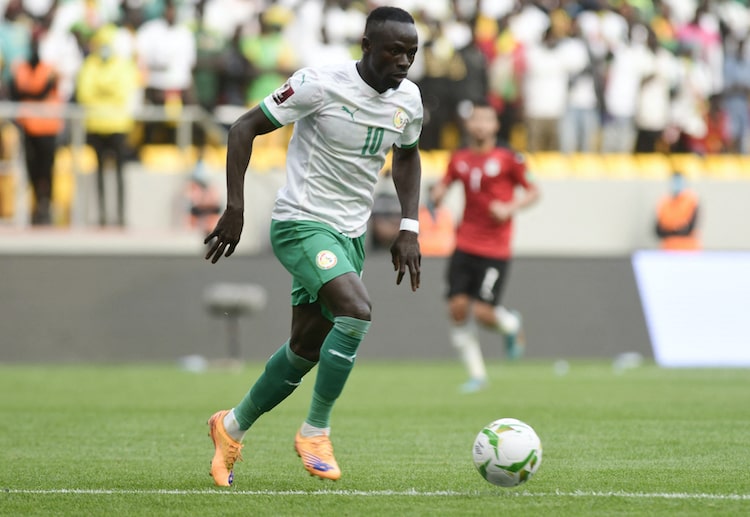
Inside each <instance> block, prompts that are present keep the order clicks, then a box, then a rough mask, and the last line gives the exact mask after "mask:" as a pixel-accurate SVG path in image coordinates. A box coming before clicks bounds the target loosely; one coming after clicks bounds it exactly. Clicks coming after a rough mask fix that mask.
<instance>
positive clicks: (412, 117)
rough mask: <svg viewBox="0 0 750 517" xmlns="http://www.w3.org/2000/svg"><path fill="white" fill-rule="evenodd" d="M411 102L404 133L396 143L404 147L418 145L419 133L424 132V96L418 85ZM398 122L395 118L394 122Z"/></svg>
mask: <svg viewBox="0 0 750 517" xmlns="http://www.w3.org/2000/svg"><path fill="white" fill-rule="evenodd" d="M411 102H412V107H411V108H410V109H408V111H407V116H408V121H407V122H406V126H405V127H404V131H403V133H401V135H400V136H399V138H398V139H397V140H396V145H397V146H398V147H400V148H402V149H409V148H412V147H416V146H417V144H418V143H419V135H421V134H422V119H423V118H424V110H423V108H422V96H421V94H420V93H419V90H418V89H417V87H416V86H414V93H413V95H412V99H411ZM396 122H397V121H396V120H395V119H394V123H396Z"/></svg>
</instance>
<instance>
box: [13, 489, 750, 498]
mask: <svg viewBox="0 0 750 517" xmlns="http://www.w3.org/2000/svg"><path fill="white" fill-rule="evenodd" d="M3 492H4V493H6V494H27V495H177V496H185V495H188V496H189V495H232V496H237V495H244V496H272V497H277V496H278V497H286V496H294V495H300V496H339V497H455V496H462V497H466V496H501V497H531V498H533V497H561V498H565V497H581V498H623V499H686V500H714V501H750V494H702V493H698V494H695V493H687V492H654V493H649V492H596V491H585V490H580V491H578V490H577V491H574V492H563V491H555V492H509V491H501V490H498V491H493V492H489V491H482V492H480V491H466V492H459V491H454V490H435V491H419V490H311V491H306V490H232V489H228V490H215V489H210V490H156V489H154V490H149V489H143V490H119V489H87V488H59V489H48V490H45V489H23V488H4V489H1V488H0V493H3Z"/></svg>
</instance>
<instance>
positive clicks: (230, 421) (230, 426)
mask: <svg viewBox="0 0 750 517" xmlns="http://www.w3.org/2000/svg"><path fill="white" fill-rule="evenodd" d="M224 429H225V430H226V432H227V434H228V435H229V436H231V437H232V439H233V440H235V441H237V442H242V440H243V438H245V433H246V432H247V431H243V430H242V429H240V423H239V422H237V418H236V417H235V416H234V408H232V410H231V411H230V412H229V413H227V414H226V416H224Z"/></svg>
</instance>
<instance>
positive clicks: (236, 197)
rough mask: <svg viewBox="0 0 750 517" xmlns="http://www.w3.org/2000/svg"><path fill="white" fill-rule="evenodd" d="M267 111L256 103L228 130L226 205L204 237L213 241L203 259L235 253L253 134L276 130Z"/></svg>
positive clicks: (238, 237)
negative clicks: (214, 224) (217, 220)
mask: <svg viewBox="0 0 750 517" xmlns="http://www.w3.org/2000/svg"><path fill="white" fill-rule="evenodd" d="M277 127H278V126H277V125H276V124H274V123H273V122H272V121H271V120H270V119H269V118H268V117H267V116H266V114H265V113H264V112H263V111H262V110H261V109H260V106H256V107H254V108H253V109H251V110H250V111H248V112H247V113H245V114H244V115H242V116H241V117H240V118H239V119H237V121H236V122H235V123H234V124H232V127H231V128H230V129H229V135H228V141H227V207H226V209H225V210H224V213H223V214H222V216H221V218H220V219H219V222H217V223H216V228H214V231H212V232H211V233H210V234H209V235H208V237H206V240H205V241H204V242H205V243H206V244H208V243H209V242H210V241H211V240H213V241H214V242H213V244H212V245H211V248H210V249H209V251H208V253H206V260H209V259H210V260H211V262H212V263H214V264H215V263H216V262H217V261H218V260H219V259H220V258H221V257H222V256H226V257H228V256H230V255H231V254H232V253H234V250H235V248H236V247H237V244H238V243H239V241H240V236H241V234H242V226H243V225H244V212H245V172H246V171H247V166H248V164H249V163H250V156H251V155H252V151H253V142H254V141H255V137H256V136H258V135H263V134H266V133H269V132H271V131H273V130H274V129H277Z"/></svg>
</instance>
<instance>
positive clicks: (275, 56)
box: [240, 5, 298, 106]
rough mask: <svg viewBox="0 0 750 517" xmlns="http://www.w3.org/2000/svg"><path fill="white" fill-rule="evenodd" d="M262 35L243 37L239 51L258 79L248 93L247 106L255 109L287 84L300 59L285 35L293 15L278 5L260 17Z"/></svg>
mask: <svg viewBox="0 0 750 517" xmlns="http://www.w3.org/2000/svg"><path fill="white" fill-rule="evenodd" d="M259 16H260V18H259V22H260V33H259V34H257V35H248V36H244V37H242V38H241V40H240V48H241V49H242V53H243V54H244V55H245V58H247V60H248V61H249V63H250V64H251V65H252V67H253V69H254V70H255V71H256V73H257V75H256V76H255V77H254V78H253V79H252V81H251V83H250V88H249V89H248V91H247V97H246V99H245V104H246V105H247V106H255V105H256V104H258V103H259V102H260V101H261V100H263V99H264V98H265V97H266V96H267V95H268V94H269V93H271V92H273V91H274V90H275V89H276V88H278V87H279V86H281V85H282V84H284V81H286V79H287V77H289V76H290V75H291V74H292V73H293V72H294V70H296V69H297V67H298V62H297V56H296V55H295V53H294V49H293V48H292V46H291V44H290V43H289V42H288V41H286V39H285V38H284V34H283V32H282V31H283V28H284V26H285V25H286V24H287V23H289V21H290V20H291V16H292V13H291V12H290V11H289V10H288V9H286V8H283V7H280V6H278V5H275V6H272V7H270V8H268V9H266V10H265V11H263V12H262V13H261V14H260V15H259Z"/></svg>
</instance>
